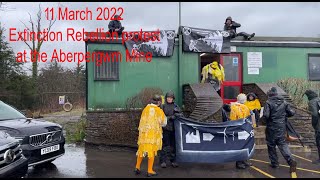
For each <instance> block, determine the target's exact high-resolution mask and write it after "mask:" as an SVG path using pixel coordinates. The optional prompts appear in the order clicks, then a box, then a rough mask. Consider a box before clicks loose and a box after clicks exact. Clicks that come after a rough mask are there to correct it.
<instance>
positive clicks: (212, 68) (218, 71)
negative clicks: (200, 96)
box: [201, 61, 225, 83]
mask: <svg viewBox="0 0 320 180" xmlns="http://www.w3.org/2000/svg"><path fill="white" fill-rule="evenodd" d="M201 74H202V80H201V83H204V82H205V80H206V79H208V77H209V74H211V75H212V78H213V79H217V80H219V82H220V83H222V82H223V81H224V78H225V74H224V68H223V66H222V65H221V64H219V65H218V62H216V61H215V62H213V63H210V64H208V65H206V66H204V67H203V68H202V72H201Z"/></svg>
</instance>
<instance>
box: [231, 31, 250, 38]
mask: <svg viewBox="0 0 320 180" xmlns="http://www.w3.org/2000/svg"><path fill="white" fill-rule="evenodd" d="M229 33H230V37H231V38H235V37H238V36H242V37H244V38H245V39H247V38H248V37H249V36H250V34H248V33H246V32H239V33H235V32H234V31H229Z"/></svg>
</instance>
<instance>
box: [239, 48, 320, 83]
mask: <svg viewBox="0 0 320 180" xmlns="http://www.w3.org/2000/svg"><path fill="white" fill-rule="evenodd" d="M237 52H242V53H243V83H271V82H277V81H278V80H280V79H282V78H288V77H295V78H305V79H307V78H308V53H320V48H284V47H283V48H282V47H237ZM247 52H262V68H260V70H259V71H260V72H259V75H253V74H248V65H247Z"/></svg>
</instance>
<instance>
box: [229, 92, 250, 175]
mask: <svg viewBox="0 0 320 180" xmlns="http://www.w3.org/2000/svg"><path fill="white" fill-rule="evenodd" d="M246 100H247V96H246V95H245V94H242V93H241V94H239V95H238V96H237V102H234V103H231V111H230V120H231V121H234V120H238V119H243V118H247V117H248V116H250V115H252V113H251V111H250V109H249V108H248V107H247V106H246V105H244V103H245V102H246ZM251 165H252V164H251V163H250V162H249V161H237V162H236V167H237V168H238V169H246V168H247V167H249V166H251Z"/></svg>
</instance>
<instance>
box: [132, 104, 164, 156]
mask: <svg viewBox="0 0 320 180" xmlns="http://www.w3.org/2000/svg"><path fill="white" fill-rule="evenodd" d="M166 124H167V118H166V115H165V114H164V112H163V110H162V109H161V108H160V107H158V106H157V105H154V104H148V105H147V107H145V108H144V110H143V111H142V115H141V119H140V124H139V128H138V130H139V137H138V146H139V147H138V151H137V153H136V154H137V156H138V157H146V156H148V158H152V157H154V156H156V155H157V152H158V151H159V150H161V148H162V126H165V125H166Z"/></svg>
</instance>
